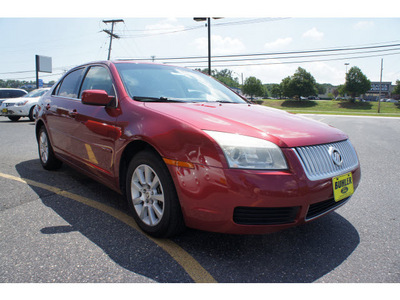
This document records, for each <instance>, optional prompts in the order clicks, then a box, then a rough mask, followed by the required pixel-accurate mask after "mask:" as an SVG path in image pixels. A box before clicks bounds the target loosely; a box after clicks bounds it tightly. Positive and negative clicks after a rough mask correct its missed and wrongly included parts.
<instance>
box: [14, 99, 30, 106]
mask: <svg viewBox="0 0 400 300" xmlns="http://www.w3.org/2000/svg"><path fill="white" fill-rule="evenodd" d="M27 103H28V100H25V101H20V102H18V103H17V104H16V106H24V105H25V104H27Z"/></svg>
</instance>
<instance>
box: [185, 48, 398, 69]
mask: <svg viewBox="0 0 400 300" xmlns="http://www.w3.org/2000/svg"><path fill="white" fill-rule="evenodd" d="M398 54H400V52H395V53H388V54H375V55H365V56H355V57H342V58H331V59H315V60H303V61H289V62H275V63H250V64H228V65H215V66H214V67H216V68H220V67H246V66H265V65H285V64H301V63H313V62H323V61H338V60H349V59H361V58H370V57H381V56H389V55H398ZM185 67H186V68H204V67H205V65H201V66H200V65H186V66H185Z"/></svg>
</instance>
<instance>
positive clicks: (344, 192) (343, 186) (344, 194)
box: [332, 172, 354, 202]
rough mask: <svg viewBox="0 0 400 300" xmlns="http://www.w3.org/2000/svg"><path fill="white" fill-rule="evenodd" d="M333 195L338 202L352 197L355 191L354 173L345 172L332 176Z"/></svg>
mask: <svg viewBox="0 0 400 300" xmlns="http://www.w3.org/2000/svg"><path fill="white" fill-rule="evenodd" d="M332 186H333V197H334V198H335V201H336V202H339V201H341V200H343V199H345V198H348V197H350V196H351V195H353V193H354V185H353V175H352V173H351V172H350V173H347V174H343V175H340V176H336V177H333V178H332Z"/></svg>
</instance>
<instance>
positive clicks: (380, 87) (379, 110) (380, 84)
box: [378, 58, 383, 114]
mask: <svg viewBox="0 0 400 300" xmlns="http://www.w3.org/2000/svg"><path fill="white" fill-rule="evenodd" d="M382 72H383V58H382V59H381V80H380V83H379V98H378V114H379V113H380V112H381V92H382Z"/></svg>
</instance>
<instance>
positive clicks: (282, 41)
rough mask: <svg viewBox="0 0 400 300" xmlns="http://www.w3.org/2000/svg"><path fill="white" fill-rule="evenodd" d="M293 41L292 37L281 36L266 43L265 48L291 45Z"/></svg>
mask: <svg viewBox="0 0 400 300" xmlns="http://www.w3.org/2000/svg"><path fill="white" fill-rule="evenodd" d="M292 41H293V39H292V38H291V37H287V38H279V39H277V40H276V41H273V42H271V43H265V44H264V48H266V49H276V48H282V47H285V46H287V45H289V44H290V43H291V42H292Z"/></svg>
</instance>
